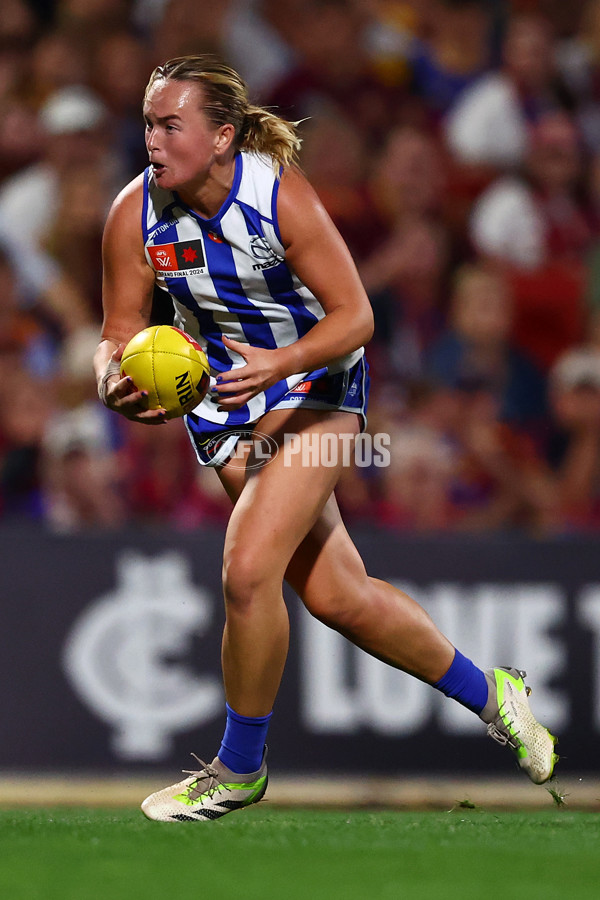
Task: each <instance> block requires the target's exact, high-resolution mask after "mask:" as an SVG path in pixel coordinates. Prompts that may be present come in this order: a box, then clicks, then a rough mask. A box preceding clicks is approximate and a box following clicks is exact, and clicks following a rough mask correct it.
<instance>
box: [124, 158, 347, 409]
mask: <svg viewBox="0 0 600 900" xmlns="http://www.w3.org/2000/svg"><path fill="white" fill-rule="evenodd" d="M278 188H279V177H278V173H277V172H276V170H275V167H274V165H273V160H272V159H271V157H269V156H267V155H262V154H256V153H246V152H244V151H242V152H241V153H238V154H237V156H236V159H235V174H234V178H233V184H232V187H231V190H230V192H229V195H228V196H227V199H226V200H225V202H224V203H223V206H222V207H221V209H220V210H219V212H218V213H217V214H216V215H215V216H213V217H212V218H211V219H204V218H202V217H201V216H199V215H198V214H197V213H195V212H194V211H193V210H191V209H190V208H189V207H188V206H186V205H185V203H183V201H182V200H181V199H180V198H179V197H178V195H177V193H176V192H174V191H167V190H163V189H162V188H160V187H158V185H157V184H156V183H155V181H154V178H153V175H152V170H151V167H149V168H148V169H146V172H145V175H144V205H143V214H142V227H143V232H144V242H145V247H146V259H147V261H148V263H149V265H150V266H151V267H152V268H153V269H154V271H155V272H156V281H157V284H158V285H159V286H160V287H161V288H163V289H164V290H166V291H168V293H169V294H170V295H171V298H172V300H173V305H174V308H175V320H174V324H175V325H176V326H177V327H178V328H181V329H182V330H184V331H186V332H188V334H190V335H191V336H192V337H193V338H194V339H195V340H196V341H198V343H199V344H200V346H201V347H202V348H203V349H204V351H205V353H206V355H207V357H208V361H209V363H210V368H211V375H212V376H213V378H214V376H216V375H218V374H219V373H220V372H224V371H228V370H229V369H236V368H239V367H240V366H243V365H245V362H244V359H243V358H242V357H241V356H240V355H239V354H237V353H234V352H233V351H231V350H227V349H226V347H225V346H224V344H223V342H222V340H221V337H222V335H223V334H226V335H227V336H228V337H231V338H233V339H234V340H236V341H240V342H242V343H247V344H251V345H252V346H254V347H264V348H267V349H275V348H277V347H287V346H289V344H292V343H294V341H296V340H298V339H299V338H301V337H302V336H303V335H305V334H306V333H307V332H308V331H309V330H310V329H311V328H312V327H313V326H314V325H315V324H316V323H317V322H318V321H319V320H320V319H321V318H323V316H324V315H325V312H324V310H323V308H322V306H321V304H320V303H319V302H318V300H317V299H316V297H315V296H314V295H313V294H312V293H311V292H310V291H309V290H308V288H307V287H306V286H305V285H304V284H303V283H302V282H301V281H300V280H299V279H298V278H297V277H296V276H295V275H294V273H293V272H292V271H291V269H290V268H289V266H288V265H287V264H286V261H285V250H284V247H283V245H282V242H281V235H280V232H279V226H278V222H277V192H278ZM362 355H363V349H362V348H361V349H359V350H357V351H355V352H354V353H351V354H348V355H347V356H345V357H343V358H340V359H337V360H336V361H335V363H333V364H332V365H330V366H329V367H327V368H321V369H318V370H315V371H314V372H299V373H298V374H295V375H292V376H290V377H288V378H285V379H283V380H282V381H279V382H277V383H276V384H274V385H273V386H272V387H270V388H268V389H267V390H266V391H265V392H263V393H261V394H258V395H257V396H256V397H253V398H252V399H251V400H250V402H249V403H248V404H246V405H245V406H243V407H242V408H240V409H239V410H234V411H233V412H219V411H218V409H217V407H218V405H219V402H220V401H219V398H218V396H217V395H216V394H212V393H211V392H210V391H209V393H208V394H207V395H206V397H205V398H204V400H203V401H202V402H201V403H200V405H199V406H197V407H196V409H195V410H194V414H196V415H198V416H200V417H202V418H203V419H207V420H208V421H209V422H214V423H219V424H222V425H223V426H224V427H235V426H237V425H242V424H247V423H250V422H256V421H257V420H258V419H259V418H260V417H261V416H262V415H263V414H264V413H265V412H266V411H267V410H269V409H272V408H273V406H275V405H276V404H277V403H278V402H279V401H280V400H281V399H282V397H284V395H285V394H286V393H287V392H288V391H290V390H291V389H293V388H294V387H296V385H298V384H299V383H300V382H305V381H311V380H314V379H317V378H320V377H321V376H323V375H325V374H328V373H329V374H333V373H336V372H344V371H346V370H348V369H350V368H351V367H352V366H353V365H354V364H355V363H356V362H357V361H358V360H359V359H360V358H361V356H362Z"/></svg>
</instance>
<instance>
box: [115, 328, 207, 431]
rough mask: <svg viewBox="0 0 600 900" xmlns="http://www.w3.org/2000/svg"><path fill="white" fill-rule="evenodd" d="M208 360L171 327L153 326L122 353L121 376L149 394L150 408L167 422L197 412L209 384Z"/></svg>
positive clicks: (188, 340)
mask: <svg viewBox="0 0 600 900" xmlns="http://www.w3.org/2000/svg"><path fill="white" fill-rule="evenodd" d="M209 371H210V370H209V365H208V360H207V358H206V355H205V353H204V351H203V350H202V347H200V345H199V344H197V343H196V341H195V340H194V339H193V338H191V337H190V336H189V334H185V332H183V331H180V330H179V328H174V327H173V326H172V325H151V326H150V328H144V330H143V331H140V332H139V333H138V334H136V335H135V336H134V337H132V338H131V340H130V341H129V343H128V344H127V346H126V347H125V349H124V351H123V356H122V359H121V377H126V376H129V377H130V378H131V379H132V380H133V383H134V384H135V386H136V388H137V389H138V391H147V392H148V405H149V407H150V409H164V410H166V413H167V418H168V419H175V418H177V417H178V416H183V415H185V414H186V413H188V412H190V411H191V410H192V409H194V408H195V407H196V406H198V404H199V403H200V401H201V400H202V398H203V397H204V395H205V394H206V391H207V390H208V386H209V383H210V375H209Z"/></svg>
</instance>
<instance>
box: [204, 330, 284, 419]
mask: <svg viewBox="0 0 600 900" xmlns="http://www.w3.org/2000/svg"><path fill="white" fill-rule="evenodd" d="M223 343H224V344H225V346H226V347H227V349H228V350H233V351H234V352H235V353H239V355H240V356H241V357H242V358H243V359H244V360H245V362H246V365H245V366H241V367H240V368H238V369H230V370H229V372H223V373H222V374H221V375H219V376H218V377H217V383H216V385H215V387H214V388H213V390H214V391H215V392H216V393H218V395H219V409H220V410H225V411H227V412H231V411H233V410H234V409H239V408H240V407H241V406H244V404H245V403H248V401H249V400H251V399H252V397H255V396H256V395H257V394H260V393H261V391H266V389H267V388H268V387H271V385H273V384H275V383H276V382H277V381H280V380H281V379H282V378H285V376H286V375H289V374H290V373H289V372H286V371H285V368H284V365H283V360H284V358H285V351H286V349H287V348H285V347H281V348H278V349H276V350H265V349H264V348H263V347H252V346H250V344H242V343H240V342H239V341H234V340H233V339H232V338H229V337H227V336H226V335H223Z"/></svg>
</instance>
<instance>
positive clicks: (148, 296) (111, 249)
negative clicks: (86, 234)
mask: <svg viewBox="0 0 600 900" xmlns="http://www.w3.org/2000/svg"><path fill="white" fill-rule="evenodd" d="M142 202H143V176H142V175H140V176H139V177H138V178H136V179H135V180H134V181H132V182H131V183H130V184H129V185H128V186H127V187H126V188H124V190H123V191H121V193H120V194H119V195H118V197H117V198H116V200H115V201H114V203H113V205H112V207H111V210H110V212H109V214H108V218H107V220H106V225H105V228H104V236H103V240H102V264H103V279H102V304H103V308H104V322H103V325H102V336H101V340H100V343H99V345H98V349H97V351H96V354H95V356H94V368H95V371H96V379H97V381H98V393H99V395H100V398H101V400H102V401H103V403H104V404H105V405H106V406H108V407H109V408H110V409H113V410H115V412H119V413H121V414H122V415H124V416H126V417H127V418H128V419H134V420H135V421H136V422H144V423H146V424H151V425H153V424H158V423H160V422H162V421H164V419H165V417H164V415H162V411H161V410H155V409H153V410H151V409H148V402H147V397H146V396H145V395H144V394H143V393H142V392H140V391H138V390H137V389H136V387H135V385H134V384H133V383H132V382H131V380H130V379H127V378H121V377H120V374H119V363H120V360H121V355H122V353H123V349H124V347H125V345H126V344H127V342H128V341H129V340H130V339H131V338H132V337H133V335H134V334H137V333H138V331H141V330H142V329H143V328H146V327H147V325H148V324H149V321H150V313H151V310H152V295H153V292H154V271H153V269H151V268H150V266H149V265H148V262H147V260H146V255H145V253H144V242H143V238H142V226H141V223H142Z"/></svg>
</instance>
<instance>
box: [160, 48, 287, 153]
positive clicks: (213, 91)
mask: <svg viewBox="0 0 600 900" xmlns="http://www.w3.org/2000/svg"><path fill="white" fill-rule="evenodd" d="M159 79H165V80H171V81H195V82H196V83H197V84H200V85H201V86H202V89H203V91H204V105H203V108H204V110H205V112H206V115H207V116H208V118H209V119H210V120H211V121H212V122H213V123H214V124H215V125H217V126H218V125H225V124H231V125H233V127H234V128H235V146H236V147H237V148H238V149H240V150H248V151H250V152H254V153H266V154H268V155H269V156H271V157H272V159H273V161H274V163H278V164H280V165H282V166H290V165H292V164H294V163H296V162H297V154H298V151H299V149H300V144H301V139H300V137H299V136H298V134H297V132H296V124H294V123H293V122H287V121H286V120H285V119H282V118H281V117H280V116H278V115H276V114H275V113H272V112H270V111H269V110H268V109H265V108H263V107H262V106H253V105H252V104H251V103H250V102H249V100H248V88H247V86H246V83H245V82H244V81H243V79H242V78H241V77H240V76H239V75H238V73H237V72H236V71H235V70H234V69H231V68H230V67H229V66H226V65H224V64H223V63H221V62H219V60H217V59H216V58H214V57H211V56H180V57H177V58H176V59H171V60H169V62H166V63H164V65H162V66H157V67H156V69H155V70H154V71H153V72H152V75H151V76H150V80H149V82H148V86H147V87H146V94H145V96H147V94H148V91H149V90H150V88H151V87H152V85H153V84H154V83H155V82H156V81H158V80H159Z"/></svg>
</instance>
